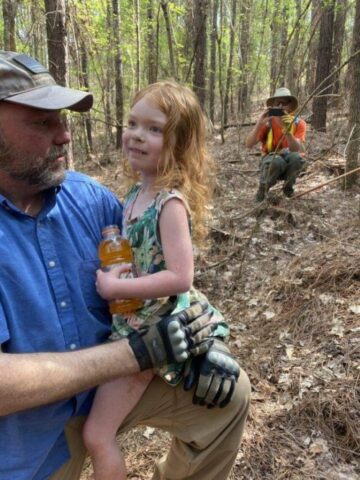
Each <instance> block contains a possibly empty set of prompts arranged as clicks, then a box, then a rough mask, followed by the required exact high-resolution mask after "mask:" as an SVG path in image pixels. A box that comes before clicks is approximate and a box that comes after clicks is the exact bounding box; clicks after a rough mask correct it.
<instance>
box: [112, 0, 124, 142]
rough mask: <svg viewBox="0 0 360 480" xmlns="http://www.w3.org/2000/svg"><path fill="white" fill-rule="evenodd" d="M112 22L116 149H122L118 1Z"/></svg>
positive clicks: (114, 4) (114, 6)
mask: <svg viewBox="0 0 360 480" xmlns="http://www.w3.org/2000/svg"><path fill="white" fill-rule="evenodd" d="M112 20H113V21H112V32H113V36H114V69H115V108H116V112H115V117H116V148H117V149H120V148H121V147H122V132H123V116H124V99H123V84H122V57H121V50H120V12H119V3H118V0H112Z"/></svg>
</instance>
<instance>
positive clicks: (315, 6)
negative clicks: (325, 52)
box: [305, 0, 321, 95]
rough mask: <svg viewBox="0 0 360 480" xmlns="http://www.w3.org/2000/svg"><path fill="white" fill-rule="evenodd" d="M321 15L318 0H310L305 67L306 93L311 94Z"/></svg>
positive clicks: (313, 83)
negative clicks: (309, 22) (308, 37)
mask: <svg viewBox="0 0 360 480" xmlns="http://www.w3.org/2000/svg"><path fill="white" fill-rule="evenodd" d="M320 17H321V11H320V0H312V8H311V28H310V30H311V32H310V42H309V48H308V62H307V68H306V82H305V83H306V85H307V89H306V93H307V94H308V95H311V94H312V93H313V91H314V89H315V77H316V53H317V51H318V48H319V37H318V35H317V30H318V24H319V21H320Z"/></svg>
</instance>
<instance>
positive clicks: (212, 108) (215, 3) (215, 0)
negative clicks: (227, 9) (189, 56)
mask: <svg viewBox="0 0 360 480" xmlns="http://www.w3.org/2000/svg"><path fill="white" fill-rule="evenodd" d="M218 10H219V0H213V2H212V26H211V35H210V75H209V117H210V120H211V123H212V124H214V123H215V85H216V38H217V22H218Z"/></svg>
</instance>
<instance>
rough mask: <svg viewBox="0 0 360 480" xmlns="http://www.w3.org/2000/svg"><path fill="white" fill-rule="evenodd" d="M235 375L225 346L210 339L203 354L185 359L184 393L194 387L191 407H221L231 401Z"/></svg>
mask: <svg viewBox="0 0 360 480" xmlns="http://www.w3.org/2000/svg"><path fill="white" fill-rule="evenodd" d="M239 375H240V367H239V365H238V363H237V362H236V360H235V359H234V358H233V356H232V355H231V353H230V351H229V349H228V348H227V346H226V345H225V344H224V342H223V341H222V340H219V339H217V338H214V339H213V344H212V345H211V347H210V348H209V350H208V351H207V352H206V353H205V354H204V355H201V356H199V357H196V358H191V359H189V360H188V363H187V365H186V368H185V376H184V377H185V378H184V390H190V389H191V388H193V387H194V386H195V392H194V396H193V403H194V404H198V405H206V406H207V407H208V408H213V407H216V406H219V407H220V408H222V407H225V406H226V405H227V404H228V403H229V402H231V400H232V398H233V396H234V392H235V386H236V382H237V381H238V378H239Z"/></svg>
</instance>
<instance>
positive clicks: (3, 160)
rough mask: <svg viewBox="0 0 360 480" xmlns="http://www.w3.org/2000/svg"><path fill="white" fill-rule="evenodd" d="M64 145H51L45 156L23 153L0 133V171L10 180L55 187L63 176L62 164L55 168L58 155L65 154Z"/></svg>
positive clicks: (36, 185)
mask: <svg viewBox="0 0 360 480" xmlns="http://www.w3.org/2000/svg"><path fill="white" fill-rule="evenodd" d="M66 151H67V149H66V146H64V145H63V146H59V147H57V146H52V147H51V148H50V151H49V153H48V154H47V155H46V156H45V157H38V156H36V155H31V154H24V153H21V152H19V151H18V150H17V149H16V147H14V146H12V145H9V144H7V142H6V141H5V140H4V138H2V137H1V135H0V171H3V172H4V173H6V174H7V175H8V176H9V177H10V178H11V179H12V180H16V181H19V182H24V183H26V184H27V185H29V186H33V187H38V189H39V190H45V189H47V188H51V187H56V186H57V185H59V184H60V183H61V182H62V181H63V180H64V178H65V168H64V166H63V164H58V165H57V168H55V163H54V162H55V161H56V159H57V158H58V157H59V156H66Z"/></svg>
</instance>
